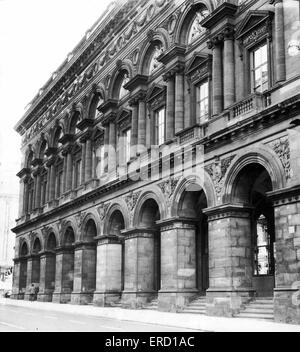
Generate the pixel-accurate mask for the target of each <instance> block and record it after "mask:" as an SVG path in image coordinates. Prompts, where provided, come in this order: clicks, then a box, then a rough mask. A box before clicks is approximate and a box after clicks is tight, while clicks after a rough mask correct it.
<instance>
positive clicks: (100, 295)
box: [93, 291, 121, 307]
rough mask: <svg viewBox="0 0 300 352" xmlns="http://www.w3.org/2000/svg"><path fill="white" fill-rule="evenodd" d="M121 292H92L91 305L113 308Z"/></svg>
mask: <svg viewBox="0 0 300 352" xmlns="http://www.w3.org/2000/svg"><path fill="white" fill-rule="evenodd" d="M120 299H121V292H118V291H116V292H94V298H93V304H94V305H95V306H99V307H113V306H115V305H116V304H117V303H119V302H120Z"/></svg>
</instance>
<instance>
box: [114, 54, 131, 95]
mask: <svg viewBox="0 0 300 352" xmlns="http://www.w3.org/2000/svg"><path fill="white" fill-rule="evenodd" d="M133 73H134V69H133V65H132V62H131V61H130V60H124V61H118V63H117V67H116V69H115V71H114V72H113V74H112V76H111V79H110V84H109V89H108V98H109V99H116V100H119V95H120V89H121V86H122V83H123V82H124V79H125V77H127V79H130V78H132V77H133Z"/></svg>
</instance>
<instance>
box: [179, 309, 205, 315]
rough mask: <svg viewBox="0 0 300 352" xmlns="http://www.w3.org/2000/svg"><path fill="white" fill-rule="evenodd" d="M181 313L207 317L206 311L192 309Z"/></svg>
mask: <svg viewBox="0 0 300 352" xmlns="http://www.w3.org/2000/svg"><path fill="white" fill-rule="evenodd" d="M179 313H186V314H200V315H205V313H206V311H205V310H200V309H196V310H195V309H191V310H188V309H187V308H185V309H183V310H181V311H179Z"/></svg>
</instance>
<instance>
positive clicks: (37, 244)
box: [32, 236, 42, 254]
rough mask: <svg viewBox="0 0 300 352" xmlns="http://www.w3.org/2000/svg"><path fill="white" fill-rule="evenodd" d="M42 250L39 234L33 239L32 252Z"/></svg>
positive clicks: (35, 252)
mask: <svg viewBox="0 0 300 352" xmlns="http://www.w3.org/2000/svg"><path fill="white" fill-rule="evenodd" d="M41 251H42V244H41V240H40V238H39V237H38V236H37V237H36V238H35V239H34V241H33V246H32V253H33V254H38V253H40V252H41Z"/></svg>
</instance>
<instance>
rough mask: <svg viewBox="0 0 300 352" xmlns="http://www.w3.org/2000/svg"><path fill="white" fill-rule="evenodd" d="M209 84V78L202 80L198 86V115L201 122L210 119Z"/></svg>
mask: <svg viewBox="0 0 300 352" xmlns="http://www.w3.org/2000/svg"><path fill="white" fill-rule="evenodd" d="M208 110H209V85H208V80H206V81H205V82H202V83H201V84H199V85H198V87H197V117H198V121H199V123H203V122H206V121H207V120H208V113H209V111H208Z"/></svg>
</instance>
